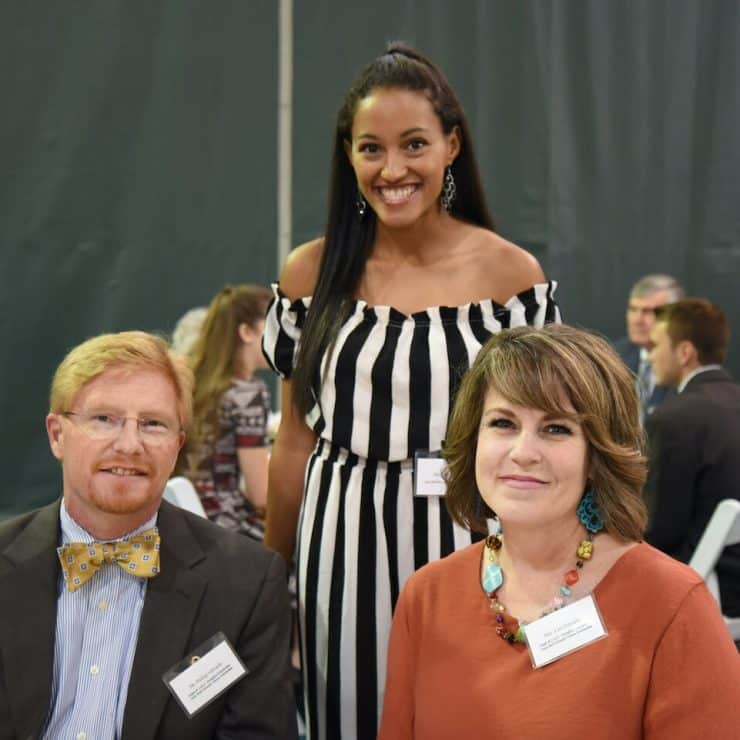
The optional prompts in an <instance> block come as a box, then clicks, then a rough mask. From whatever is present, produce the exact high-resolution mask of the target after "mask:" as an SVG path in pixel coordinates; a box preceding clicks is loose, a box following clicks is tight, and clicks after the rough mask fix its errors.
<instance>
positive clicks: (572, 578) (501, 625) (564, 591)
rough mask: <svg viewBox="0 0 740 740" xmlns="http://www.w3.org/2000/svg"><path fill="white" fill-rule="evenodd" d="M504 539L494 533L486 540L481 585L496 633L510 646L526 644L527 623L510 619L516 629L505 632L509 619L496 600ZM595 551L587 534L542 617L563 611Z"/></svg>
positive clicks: (501, 577)
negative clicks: (573, 564)
mask: <svg viewBox="0 0 740 740" xmlns="http://www.w3.org/2000/svg"><path fill="white" fill-rule="evenodd" d="M502 544H503V539H502V537H501V535H498V534H493V535H490V536H488V537H486V542H485V546H484V548H483V554H482V560H481V586H482V588H483V591H484V592H485V594H486V596H487V597H488V599H489V604H488V605H489V607H490V608H491V610H492V611H494V612H495V613H496V634H497V635H498V636H499V637H500V638H501V639H502V640H506V642H508V643H509V644H513V643H515V642H522V643H525V642H526V641H527V638H526V636H525V634H524V629H523V627H524V626H526V624H527V623H526V622H524V621H521V622H520V621H517V620H516V619H514V617H510V618H511V619H512V620H513V621H514V622H515V623H516V628H515V629H508V628H507V626H506V623H505V621H504V618H505V617H506V616H510V615H507V614H506V607H505V606H504V605H503V604H502V603H501V602H500V601H499V599H498V591H499V589H500V588H501V586H502V585H503V583H504V571H503V569H502V568H501V565H499V562H498V555H497V553H498V551H499V550H500V549H501V545H502ZM593 551H594V543H593V534H592V533H591V532H588V533H587V535H586V539H585V540H582V541H581V544H580V545H578V549H577V550H576V567H575V568H573V569H572V570H569V571H566V572H565V573H564V574H563V583H562V584H561V586H560V589H559V591H558V594H557V596H556V597H555V599H553V601H552V604H551V605H550V606H547V607H545V609H544V610H543V611H542V616H543V617H544V616H545V615H546V614H550V613H551V612H554V611H556V610H557V609H562V608H563V607H564V606H565V605H566V603H567V601H568V598H569V597H570V596H571V593H572V591H571V586H573V585H575V584H576V583H578V579H579V575H578V571H579V570H580V569H581V568H583V564H584V562H585V561H586V560H590V559H591V556H592V555H593Z"/></svg>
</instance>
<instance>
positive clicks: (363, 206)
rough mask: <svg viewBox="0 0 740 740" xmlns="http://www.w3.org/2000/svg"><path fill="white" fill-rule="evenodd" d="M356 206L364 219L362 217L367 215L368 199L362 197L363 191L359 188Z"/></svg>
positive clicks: (359, 214) (358, 213)
mask: <svg viewBox="0 0 740 740" xmlns="http://www.w3.org/2000/svg"><path fill="white" fill-rule="evenodd" d="M355 208H356V209H357V215H358V216H359V217H360V220H362V217H363V216H364V215H365V211H366V210H367V201H366V200H365V199H364V198H363V197H362V193H361V192H360V191H359V190H358V191H357V200H355Z"/></svg>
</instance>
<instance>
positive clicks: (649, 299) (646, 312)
mask: <svg viewBox="0 0 740 740" xmlns="http://www.w3.org/2000/svg"><path fill="white" fill-rule="evenodd" d="M683 297H684V290H683V288H682V287H681V284H680V283H679V282H678V281H677V280H676V279H675V278H673V277H671V276H670V275H645V277H642V278H640V279H639V280H638V281H637V282H636V283H635V284H634V285H633V286H632V290H631V291H630V297H629V301H628V303H627V317H626V318H627V336H626V337H622V338H621V339H618V340H617V341H616V342H614V348H615V349H616V350H617V352H618V353H619V356H620V357H621V358H622V359H623V360H624V363H625V365H627V367H628V368H629V369H630V370H632V372H633V373H635V377H636V380H635V382H636V384H637V394H638V396H639V397H640V404H641V407H642V417H643V419H644V418H645V417H647V416H649V415H650V414H651V413H652V412H653V411H654V410H655V409H656V408H657V406H658V405H659V404H660V403H661V402H662V401H663V399H664V398H665V397H666V395H668V394H669V393H670V392H671V391H670V389H669V388H667V387H665V386H662V385H660V384H659V383H657V382H656V380H655V378H654V376H653V373H652V369H651V367H650V358H649V356H648V350H649V349H650V331H651V330H652V328H653V324H654V323H655V309H656V308H659V307H660V306H664V305H665V304H666V303H673V302H674V301H678V300H680V299H681V298H683Z"/></svg>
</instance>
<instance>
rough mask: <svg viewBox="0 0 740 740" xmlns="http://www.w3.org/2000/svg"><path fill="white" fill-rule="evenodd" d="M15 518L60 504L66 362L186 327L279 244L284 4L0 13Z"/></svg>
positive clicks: (8, 495) (3, 400)
mask: <svg viewBox="0 0 740 740" xmlns="http://www.w3.org/2000/svg"><path fill="white" fill-rule="evenodd" d="M0 48H1V49H2V52H0V54H2V57H0V58H2V63H0V98H1V99H2V100H3V104H4V106H3V107H4V110H3V115H2V116H1V117H0V163H2V164H1V165H0V171H2V177H0V281H1V282H0V286H1V288H2V289H1V291H0V346H2V348H3V354H4V361H3V362H2V364H1V365H0V420H1V421H2V426H1V427H0V449H2V463H3V464H2V468H3V484H2V487H0V491H2V493H1V494H0V511H1V512H2V513H5V514H10V513H12V512H16V511H21V510H25V509H29V508H31V507H33V506H35V505H38V504H41V503H44V502H46V501H49V500H50V499H53V498H55V497H56V496H58V495H59V493H60V487H59V480H60V479H59V473H58V468H57V465H56V461H55V460H54V459H53V458H52V457H51V454H50V452H49V449H48V444H47V442H46V439H45V433H44V415H45V413H46V410H47V390H48V386H49V381H50V379H51V375H52V372H53V370H54V368H55V367H56V365H57V364H58V363H59V361H60V360H61V358H62V357H63V355H64V354H65V352H66V351H67V350H68V349H69V348H70V347H72V346H74V345H76V344H78V343H79V342H80V341H82V340H84V339H85V338H87V337H89V336H92V335H95V334H98V333H100V332H104V331H119V330H123V329H131V328H141V329H146V330H158V331H165V332H168V331H171V329H172V328H173V326H174V324H175V322H176V320H177V319H178V317H179V316H180V315H181V314H182V313H184V312H185V311H186V310H187V309H188V308H191V307H192V306H196V305H202V304H204V303H207V302H208V301H209V300H210V297H211V296H212V295H213V293H215V291H216V290H218V289H219V288H220V287H221V286H222V285H223V284H224V283H226V282H261V283H269V281H270V280H271V279H273V277H274V274H275V271H276V264H275V241H276V237H275V234H276V230H277V225H276V205H275V191H276V188H277V183H276V169H275V163H276V160H277V153H276V121H277V118H276V116H277V93H276V86H277V66H276V49H277V6H276V4H275V3H274V2H273V1H272V0H249V1H248V2H239V1H237V0H234V1H233V2H222V1H220V0H215V1H214V2H191V1H188V0H174V1H172V2H165V1H163V0H147V1H146V2H138V1H136V2H131V1H130V0H75V1H72V0H60V2H33V1H31V2H20V0H19V1H18V2H4V3H2V6H1V7H0Z"/></svg>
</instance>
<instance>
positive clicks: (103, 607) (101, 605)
mask: <svg viewBox="0 0 740 740" xmlns="http://www.w3.org/2000/svg"><path fill="white" fill-rule="evenodd" d="M107 608H108V602H107V601H106V600H105V599H103V600H102V601H99V602H98V609H100V611H101V612H104V611H105V610H106V609H107Z"/></svg>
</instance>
